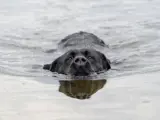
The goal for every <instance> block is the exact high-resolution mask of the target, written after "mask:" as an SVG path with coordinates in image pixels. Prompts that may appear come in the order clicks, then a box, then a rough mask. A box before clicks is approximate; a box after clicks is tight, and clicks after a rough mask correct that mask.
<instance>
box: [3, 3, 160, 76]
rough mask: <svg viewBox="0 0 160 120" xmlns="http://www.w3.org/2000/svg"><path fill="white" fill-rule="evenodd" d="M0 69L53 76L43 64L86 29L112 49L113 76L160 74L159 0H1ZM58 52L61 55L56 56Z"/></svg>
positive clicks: (24, 73)
mask: <svg viewBox="0 0 160 120" xmlns="http://www.w3.org/2000/svg"><path fill="white" fill-rule="evenodd" d="M1 2H2V3H3V4H1V5H0V18H1V21H0V31H1V32H0V56H1V57H0V71H1V73H2V74H8V75H14V76H26V77H31V76H32V77H38V76H45V75H47V76H48V75H51V74H50V73H49V72H46V71H43V70H42V65H43V64H45V63H49V62H51V61H53V60H54V59H55V57H56V55H57V56H58V55H59V53H54V54H53V53H49V52H47V51H48V50H51V49H56V47H57V43H58V42H59V41H60V40H61V39H63V38H64V37H65V36H66V35H68V34H71V33H74V32H77V31H80V30H83V31H87V32H91V33H94V34H96V35H97V36H99V37H100V38H101V39H103V40H104V41H105V43H106V44H108V45H109V47H110V49H109V50H106V51H105V53H106V55H107V56H108V57H109V58H110V59H111V61H112V68H113V69H116V70H112V71H110V77H116V76H119V75H120V76H124V75H130V74H136V73H145V72H154V71H159V70H160V62H159V61H160V52H159V51H160V14H159V12H158V11H160V7H159V5H160V2H159V0H141V1H139V0H116V1H112V0H107V1H106V0H100V1H93V0H92V1H91V0H81V1H68V0H58V1H56V0H34V1H31V0H27V1H21V0H15V1H14V2H13V1H9V0H1ZM55 54H56V55H55Z"/></svg>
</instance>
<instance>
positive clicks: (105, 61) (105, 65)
mask: <svg viewBox="0 0 160 120" xmlns="http://www.w3.org/2000/svg"><path fill="white" fill-rule="evenodd" d="M101 57H102V64H103V68H104V69H106V70H109V69H111V65H110V64H111V62H110V60H109V59H107V58H106V56H105V55H104V54H102V53H101Z"/></svg>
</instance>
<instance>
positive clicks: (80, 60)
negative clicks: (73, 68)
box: [74, 56, 87, 66]
mask: <svg viewBox="0 0 160 120" xmlns="http://www.w3.org/2000/svg"><path fill="white" fill-rule="evenodd" d="M74 63H75V64H76V65H78V66H84V65H85V64H86V63H87V59H86V58H85V57H83V56H79V57H76V58H75V60H74Z"/></svg>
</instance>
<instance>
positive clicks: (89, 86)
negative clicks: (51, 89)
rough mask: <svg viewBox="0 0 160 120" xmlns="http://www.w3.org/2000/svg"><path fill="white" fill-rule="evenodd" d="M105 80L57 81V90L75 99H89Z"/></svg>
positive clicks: (101, 86) (102, 85)
mask: <svg viewBox="0 0 160 120" xmlns="http://www.w3.org/2000/svg"><path fill="white" fill-rule="evenodd" d="M106 82H107V80H105V79H102V80H71V81H65V80H62V81H59V83H60V87H59V92H62V93H64V94H65V95H67V96H69V97H72V98H77V99H81V100H82V99H89V98H90V97H91V96H92V95H93V94H94V93H96V92H97V91H98V90H100V89H101V88H103V87H104V85H105V84H106Z"/></svg>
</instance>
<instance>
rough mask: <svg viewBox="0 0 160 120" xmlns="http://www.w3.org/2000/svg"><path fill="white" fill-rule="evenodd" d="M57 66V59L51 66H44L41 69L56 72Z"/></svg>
mask: <svg viewBox="0 0 160 120" xmlns="http://www.w3.org/2000/svg"><path fill="white" fill-rule="evenodd" d="M57 64H58V58H57V59H56V60H55V61H53V62H52V63H51V64H45V65H44V66H43V69H45V70H50V71H51V72H56V69H57Z"/></svg>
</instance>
